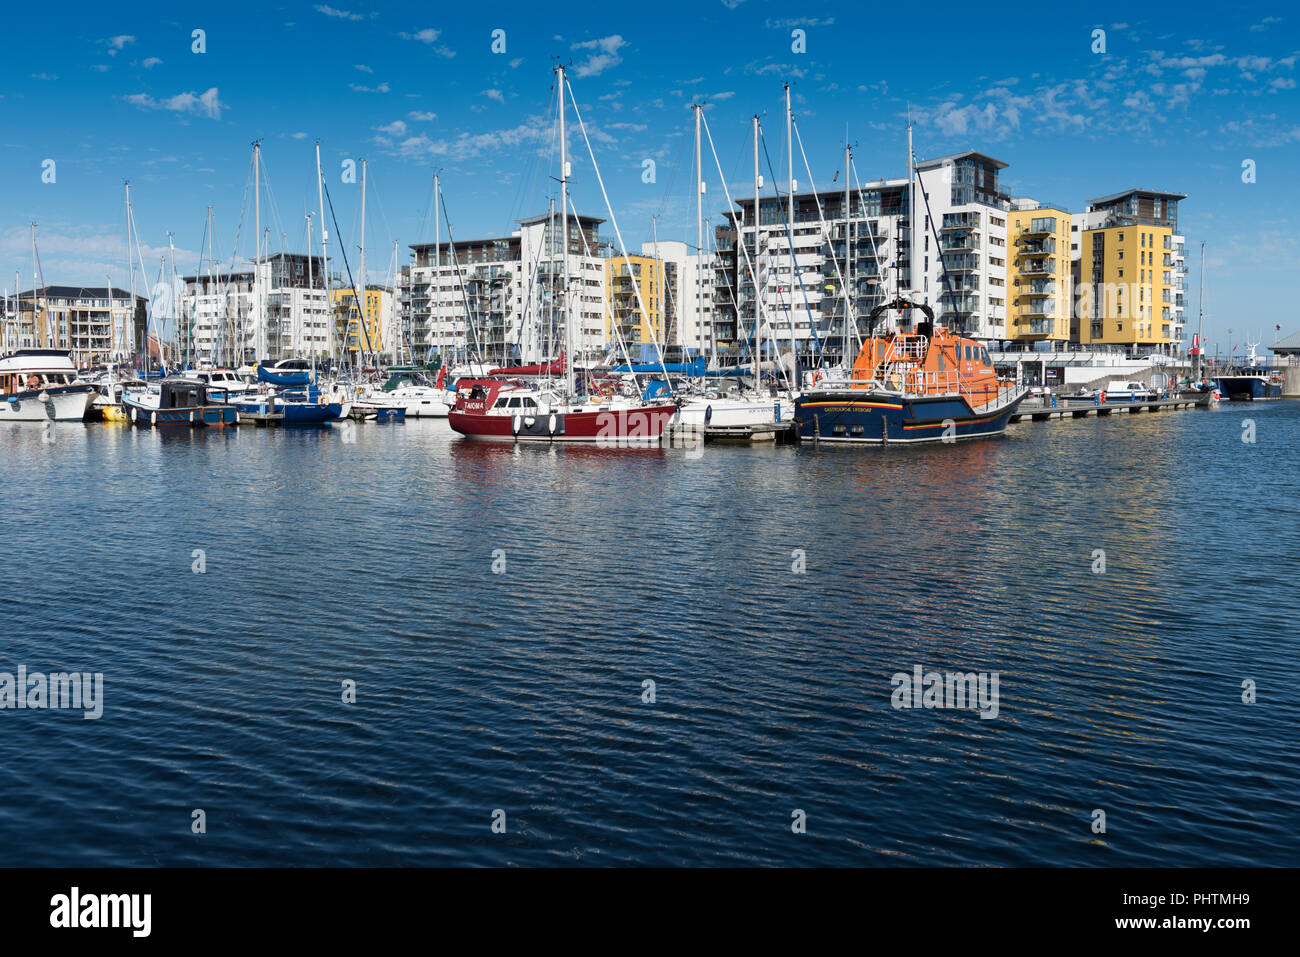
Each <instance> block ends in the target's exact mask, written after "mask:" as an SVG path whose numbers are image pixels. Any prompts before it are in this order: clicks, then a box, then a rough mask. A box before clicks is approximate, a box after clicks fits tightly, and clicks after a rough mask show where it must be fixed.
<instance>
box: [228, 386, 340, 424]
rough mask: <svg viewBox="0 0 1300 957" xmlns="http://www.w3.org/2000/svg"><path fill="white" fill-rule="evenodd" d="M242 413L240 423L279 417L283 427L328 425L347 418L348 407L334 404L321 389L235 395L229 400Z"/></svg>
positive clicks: (310, 388)
mask: <svg viewBox="0 0 1300 957" xmlns="http://www.w3.org/2000/svg"><path fill="white" fill-rule="evenodd" d="M227 401H228V402H229V404H230V405H232V406H234V407H235V410H236V411H237V412H238V413H239V420H240V421H241V422H242V421H244V420H245V419H248V420H256V419H257V418H259V417H262V416H271V415H278V416H280V423H281V424H282V425H289V426H293V425H298V426H305V425H327V424H329V423H330V422H336V421H338V420H339V419H343V418H346V417H347V412H346V411H345V409H344V404H343V403H339V402H331V401H329V400H328V399H327V398H326V397H325V396H324V395H322V394H321V392H320V390H319V389H316V388H314V387H309V388H307V389H306V390H301V389H300V390H297V391H284V392H267V393H250V392H246V393H243V394H242V395H235V396H231V397H230V398H229V399H228V400H227Z"/></svg>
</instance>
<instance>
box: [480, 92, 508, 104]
mask: <svg viewBox="0 0 1300 957" xmlns="http://www.w3.org/2000/svg"><path fill="white" fill-rule="evenodd" d="M483 95H484V96H486V97H487V98H488V99H489V100H496V101H497V102H498V103H504V102H505V101H506V98H505V94H503V93H502V92H501V91H500V90H484V91H483Z"/></svg>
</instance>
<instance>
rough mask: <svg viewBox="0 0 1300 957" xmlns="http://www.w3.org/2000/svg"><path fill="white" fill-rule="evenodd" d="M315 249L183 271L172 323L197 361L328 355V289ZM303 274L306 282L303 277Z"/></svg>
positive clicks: (330, 340) (331, 341)
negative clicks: (201, 271) (222, 269)
mask: <svg viewBox="0 0 1300 957" xmlns="http://www.w3.org/2000/svg"><path fill="white" fill-rule="evenodd" d="M321 267H322V260H321V257H319V256H307V255H304V254H302V253H284V252H282V253H277V254H275V255H272V256H265V257H263V258H262V259H261V260H260V261H259V262H258V263H256V264H255V265H254V264H253V263H248V264H246V266H245V267H244V268H241V269H236V270H232V271H230V272H226V273H217V272H213V273H212V274H210V275H201V276H185V277H183V278H182V280H181V281H182V284H183V285H182V291H181V294H180V308H179V310H178V318H177V323H178V328H179V332H180V338H181V342H182V350H183V351H184V343H185V341H186V339H187V338H188V339H189V348H190V354H191V355H192V356H195V357H197V358H198V359H199V360H200V361H210V362H216V363H220V364H231V365H239V364H243V363H246V362H254V361H257V360H259V359H283V358H290V357H295V356H296V357H303V358H306V357H308V356H312V355H315V356H317V357H324V356H328V355H329V354H330V353H331V351H332V349H333V348H334V346H333V344H334V343H335V342H337V339H335V338H334V335H333V334H332V333H331V330H330V316H331V308H330V296H329V294H328V293H327V291H326V288H325V287H326V283H325V281H324V280H323V279H322V276H321ZM309 275H310V284H309V281H308V277H309Z"/></svg>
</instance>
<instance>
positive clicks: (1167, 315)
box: [1077, 224, 1174, 346]
mask: <svg viewBox="0 0 1300 957" xmlns="http://www.w3.org/2000/svg"><path fill="white" fill-rule="evenodd" d="M1172 236H1173V230H1172V229H1170V227H1168V226H1150V225H1143V224H1138V225H1125V226H1109V227H1104V228H1097V229H1085V230H1083V231H1082V232H1081V233H1080V246H1079V254H1080V255H1079V283H1078V289H1077V296H1078V302H1077V308H1078V311H1079V342H1080V343H1082V344H1085V345H1088V344H1098V345H1125V346H1158V345H1166V344H1168V342H1169V341H1170V332H1171V325H1172V321H1173V320H1172V312H1173V293H1174V279H1173V268H1172V267H1171V266H1169V265H1166V264H1165V262H1164V256H1165V251H1166V250H1167V249H1168V248H1169V244H1170V243H1171V241H1172Z"/></svg>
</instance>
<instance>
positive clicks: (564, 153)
mask: <svg viewBox="0 0 1300 957" xmlns="http://www.w3.org/2000/svg"><path fill="white" fill-rule="evenodd" d="M555 72H556V74H557V75H558V76H559V84H558V88H559V93H560V261H561V262H562V263H563V266H562V267H561V268H562V275H563V277H564V278H563V279H562V280H561V286H562V287H563V289H564V385H565V388H566V389H567V390H568V397H569V401H573V399H574V396H575V394H576V392H577V390H576V388H575V385H574V377H573V358H574V357H573V323H572V321H571V319H572V316H571V314H570V313H571V310H570V309H569V149H568V141H567V138H566V136H565V132H564V92H565V89H564V88H565V84H566V82H567V80H566V78H565V74H564V67H563V66H557V67H556V68H555Z"/></svg>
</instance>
